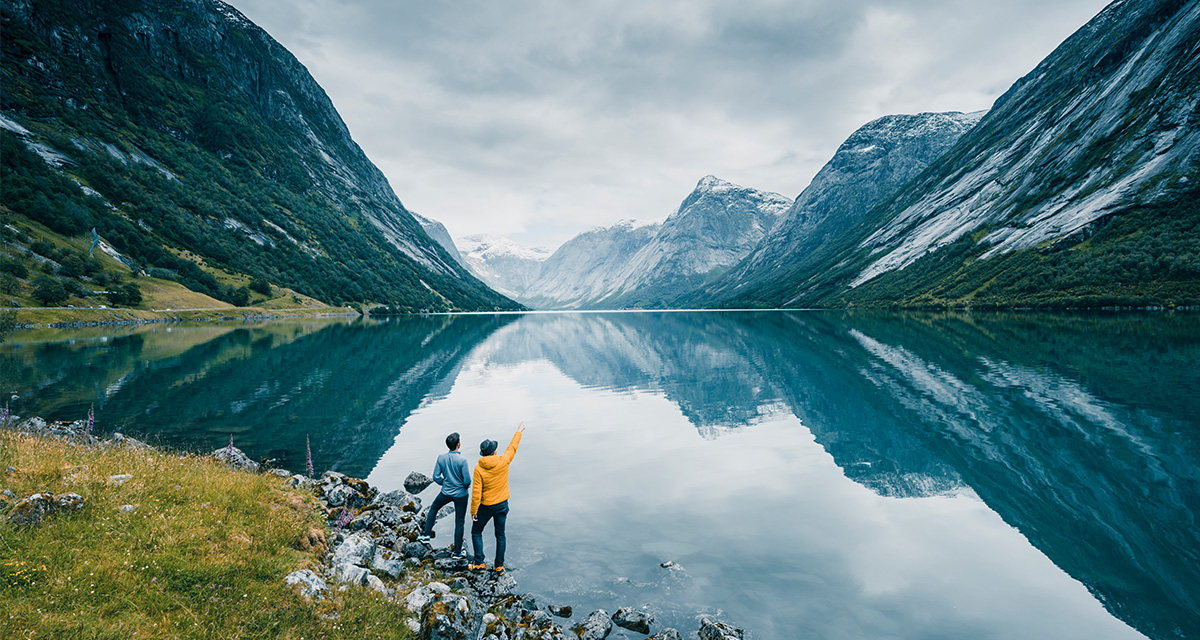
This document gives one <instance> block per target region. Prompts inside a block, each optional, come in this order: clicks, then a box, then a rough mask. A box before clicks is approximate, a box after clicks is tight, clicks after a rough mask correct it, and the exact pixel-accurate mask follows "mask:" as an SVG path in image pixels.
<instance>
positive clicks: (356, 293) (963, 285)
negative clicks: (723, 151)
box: [0, 0, 1200, 311]
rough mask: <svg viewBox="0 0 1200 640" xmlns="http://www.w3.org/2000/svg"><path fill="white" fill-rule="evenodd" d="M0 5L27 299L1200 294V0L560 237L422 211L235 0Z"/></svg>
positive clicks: (1046, 303) (15, 233)
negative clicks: (958, 105) (663, 210)
mask: <svg viewBox="0 0 1200 640" xmlns="http://www.w3.org/2000/svg"><path fill="white" fill-rule="evenodd" d="M0 19H2V21H3V29H0V46H2V53H3V57H2V64H0V156H2V157H3V163H2V164H0V183H2V184H0V187H2V189H0V212H3V213H4V214H5V218H6V220H5V225H4V226H0V240H3V242H4V243H5V244H4V245H3V246H4V249H3V255H0V272H3V273H4V277H3V278H2V281H0V293H5V294H8V295H9V296H10V297H11V300H12V302H18V301H23V302H28V301H30V300H32V299H33V298H35V297H39V296H41V294H40V293H39V288H43V287H45V286H48V285H47V282H48V281H54V282H50V283H49V284H51V285H55V286H58V287H59V288H60V289H64V288H65V291H66V293H65V294H64V295H63V296H62V297H61V299H62V300H64V301H71V302H75V303H77V304H79V303H83V304H90V303H89V302H88V301H87V298H88V297H89V296H91V295H96V294H100V293H110V294H111V290H116V289H119V288H120V287H128V286H130V285H129V284H128V283H125V284H122V283H123V282H124V281H125V280H127V279H135V280H136V279H138V278H148V280H141V281H142V282H156V283H157V282H165V281H173V282H174V284H175V285H176V286H182V287H186V288H187V289H190V290H192V291H193V292H198V295H199V296H200V298H201V299H202V300H203V301H207V302H211V303H213V304H229V303H231V304H245V303H247V302H251V301H252V302H255V303H256V304H257V303H258V302H262V301H264V300H266V298H269V297H270V296H272V295H285V294H292V295H291V297H292V299H294V300H296V301H300V300H301V299H302V297H309V298H311V299H317V300H320V301H324V302H326V303H331V304H338V305H341V304H345V303H349V302H363V303H382V304H386V305H389V306H391V307H392V308H393V309H395V310H399V311H450V310H490V309H519V308H521V306H522V304H523V305H527V306H530V307H535V308H547V309H616V308H684V307H690V308H746V307H758V308H764V307H765V308H788V307H851V306H872V307H892V306H902V307H946V306H954V307H981V308H986V307H1014V306H1016V307H1025V306H1036V307H1113V306H1117V307H1120V306H1155V305H1161V306H1173V305H1180V306H1188V305H1200V237H1198V236H1200V133H1198V129H1197V124H1198V123H1200V56H1197V55H1196V51H1197V50H1200V5H1198V4H1197V3H1194V2H1187V1H1185V0H1145V1H1142V2H1136V3H1134V2H1126V1H1120V0H1118V1H1117V2H1113V3H1112V4H1110V5H1109V6H1108V7H1106V8H1105V9H1104V10H1103V11H1101V12H1100V13H1099V14H1098V15H1097V16H1096V17H1095V18H1094V19H1093V20H1091V21H1090V22H1088V23H1087V24H1086V25H1085V26H1084V27H1082V28H1081V29H1080V30H1079V31H1078V32H1076V33H1075V34H1074V35H1072V36H1071V37H1070V38H1068V39H1067V40H1066V41H1065V42H1063V43H1062V44H1061V45H1060V46H1059V47H1058V48H1057V49H1056V50H1055V51H1054V52H1052V53H1051V54H1050V55H1049V56H1047V57H1046V59H1045V60H1043V61H1042V62H1041V63H1040V64H1039V65H1038V66H1037V67H1036V68H1035V69H1033V70H1032V71H1031V72H1030V73H1029V74H1028V75H1026V76H1025V77H1023V78H1021V79H1019V80H1018V81H1017V82H1016V83H1015V84H1014V85H1013V86H1012V87H1011V88H1010V89H1009V90H1008V91H1007V92H1005V93H1004V94H1003V95H1002V96H1001V97H1000V98H999V99H998V100H997V101H996V103H995V104H994V105H993V106H992V108H991V109H990V110H988V111H987V112H977V113H957V112H951V113H921V114H916V115H892V116H886V117H883V118H879V119H876V120H874V121H872V122H870V123H867V124H866V125H864V126H863V127H862V128H860V129H859V130H858V131H855V132H854V133H853V134H852V135H851V136H850V137H849V138H848V139H847V140H846V141H845V142H844V143H843V144H842V145H841V147H840V148H839V149H838V150H837V152H836V153H835V154H834V155H833V157H832V158H831V159H830V161H829V162H828V163H827V164H826V165H825V167H824V168H822V169H821V171H820V172H819V173H818V174H817V175H816V176H815V177H814V179H813V180H812V182H811V183H810V185H809V186H808V187H807V188H806V189H805V190H804V191H803V192H802V193H801V194H800V195H799V196H798V197H797V198H796V199H795V201H791V200H789V199H788V198H787V197H785V196H781V195H778V194H773V193H767V192H763V191H759V190H756V189H752V188H748V187H742V186H737V185H733V184H731V183H729V182H725V181H723V180H720V179H718V178H716V177H713V176H708V177H705V178H703V179H702V180H700V181H699V183H698V184H697V185H696V187H695V189H694V190H693V191H692V193H691V194H689V195H688V196H687V197H686V198H684V200H683V202H682V203H681V204H680V206H679V207H678V208H677V209H676V210H675V211H674V212H673V213H671V215H669V216H667V217H666V218H665V219H663V220H662V221H661V222H652V223H638V222H633V221H624V222H619V223H616V224H614V225H612V226H608V227H597V228H594V229H591V230H588V231H585V232H584V233H581V234H580V235H578V236H576V237H575V238H573V239H571V240H570V241H568V242H567V243H565V244H563V245H562V246H561V247H559V248H558V249H557V250H555V251H554V252H553V253H551V252H548V251H543V250H527V249H524V248H522V247H519V246H517V245H515V244H513V243H511V241H507V240H504V239H500V238H494V237H476V236H470V237H467V238H459V239H458V246H456V244H455V241H453V240H451V238H450V234H449V233H448V232H447V230H446V228H445V227H444V226H443V225H441V224H440V223H438V222H437V221H435V220H432V219H429V218H426V217H423V216H420V215H417V214H414V213H413V212H411V211H409V210H408V209H406V208H405V207H404V205H403V204H402V203H401V202H400V200H399V198H398V197H397V196H396V194H395V193H394V191H393V190H392V189H391V187H390V185H389V184H388V182H387V180H386V178H385V177H384V176H383V174H382V173H381V172H380V171H379V170H378V168H376V167H375V166H374V165H373V164H372V163H371V162H370V161H369V160H368V159H367V158H366V156H365V155H364V154H363V152H362V150H361V149H360V148H359V147H358V145H357V144H356V143H355V142H354V140H353V139H352V138H351V137H350V135H349V132H348V130H347V128H346V125H345V124H344V123H343V122H342V120H341V118H340V116H339V115H338V114H337V112H336V110H335V109H334V108H333V105H332V103H331V102H330V100H329V98H328V97H327V96H326V94H325V92H324V90H322V89H321V87H320V86H319V85H318V84H317V83H316V82H315V81H314V80H313V79H312V77H311V76H310V75H309V74H308V72H307V70H305V68H304V67H303V65H301V64H300V63H299V62H298V61H297V60H296V58H295V57H294V56H292V55H291V54H290V53H288V52H287V51H286V50H285V49H284V48H283V47H282V46H280V45H279V44H278V43H277V42H275V41H274V40H273V39H271V37H270V36H269V35H267V34H266V33H265V32H264V31H263V30H262V29H260V28H258V27H257V26H255V25H254V24H253V23H251V22H250V21H249V20H247V19H246V18H245V17H244V16H242V15H241V14H240V13H238V12H237V11H236V10H235V9H233V8H232V7H230V6H228V5H226V4H224V3H223V2H221V1H220V0H183V1H182V2H176V3H167V2H165V1H163V0H123V1H122V2H102V1H100V0H81V1H78V2H65V1H64V0H44V1H38V2H31V1H28V0H2V1H0ZM89 230H92V235H91V237H89V233H88V232H89ZM89 240H91V244H90V246H89ZM97 246H98V247H99V249H100V250H101V254H102V255H100V256H99V257H93V255H92V253H91V249H93V248H96V247H97ZM85 249H86V251H85ZM460 249H462V250H461V251H460ZM39 271H40V272H42V273H41V274H39V273H38V272H39ZM30 274H34V275H30ZM56 283H57V284H56ZM485 283H486V284H485ZM250 285H253V287H250ZM98 289H99V290H103V289H109V290H110V291H108V292H105V291H98ZM251 289H253V291H255V292H258V293H256V294H253V295H252V294H251ZM506 296H507V297H506ZM39 299H40V297H39ZM130 304H136V302H131V303H130Z"/></svg>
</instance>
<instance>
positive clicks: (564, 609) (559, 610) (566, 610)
mask: <svg viewBox="0 0 1200 640" xmlns="http://www.w3.org/2000/svg"><path fill="white" fill-rule="evenodd" d="M546 609H547V610H549V611H550V613H553V614H554V615H556V616H558V617H560V618H570V617H571V614H572V613H574V612H573V611H572V610H571V605H569V604H567V605H562V606H555V605H550V606H548V607H546Z"/></svg>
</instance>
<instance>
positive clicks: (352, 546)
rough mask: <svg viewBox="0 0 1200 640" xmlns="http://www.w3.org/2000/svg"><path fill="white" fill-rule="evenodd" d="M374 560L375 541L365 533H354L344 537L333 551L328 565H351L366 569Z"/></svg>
mask: <svg viewBox="0 0 1200 640" xmlns="http://www.w3.org/2000/svg"><path fill="white" fill-rule="evenodd" d="M374 558H375V539H374V538H372V537H371V536H369V535H367V534H365V533H354V534H351V535H349V536H346V538H345V539H344V540H342V542H341V544H339V545H338V546H337V548H335V549H334V550H333V557H332V559H331V560H330V564H332V565H334V566H336V565H339V564H352V565H358V566H360V567H368V566H370V565H371V560H373V559H374Z"/></svg>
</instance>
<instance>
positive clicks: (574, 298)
mask: <svg viewBox="0 0 1200 640" xmlns="http://www.w3.org/2000/svg"><path fill="white" fill-rule="evenodd" d="M660 228H661V225H659V224H657V223H650V224H648V223H642V222H637V221H634V220H623V221H621V222H618V223H617V224H615V225H613V226H611V227H596V228H593V229H589V230H587V231H584V232H583V233H581V234H579V235H577V236H575V237H574V238H571V239H570V240H568V241H567V242H565V243H563V245H562V246H560V247H559V248H558V249H557V250H555V252H554V253H553V254H552V255H551V256H550V257H549V258H547V259H546V261H545V263H543V265H542V274H543V276H542V277H539V278H538V279H537V280H536V281H535V282H533V283H532V284H531V285H530V286H529V287H528V288H527V289H526V290H525V291H524V293H522V294H521V296H520V298H519V299H520V300H522V301H523V302H522V304H525V305H528V306H530V307H533V308H534V309H578V308H586V307H588V305H589V304H591V303H592V302H593V301H595V300H598V299H601V298H603V297H605V296H606V295H608V293H609V292H611V291H613V290H614V289H615V288H617V287H619V286H620V285H621V280H620V276H621V273H622V268H623V267H624V265H625V264H627V263H628V261H629V260H630V259H631V258H632V257H633V256H634V255H635V254H637V252H638V251H640V250H641V249H642V248H643V247H645V246H646V245H647V244H649V242H650V240H651V239H653V238H654V235H655V234H656V233H657V232H658V230H659V229H660Z"/></svg>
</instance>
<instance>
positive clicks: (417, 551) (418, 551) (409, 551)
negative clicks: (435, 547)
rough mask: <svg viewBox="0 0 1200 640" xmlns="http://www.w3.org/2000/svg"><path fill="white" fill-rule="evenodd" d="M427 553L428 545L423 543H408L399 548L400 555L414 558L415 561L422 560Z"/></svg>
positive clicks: (428, 550)
mask: <svg viewBox="0 0 1200 640" xmlns="http://www.w3.org/2000/svg"><path fill="white" fill-rule="evenodd" d="M429 552H430V549H429V545H427V544H425V543H423V542H409V543H408V544H405V545H404V546H402V547H400V553H402V554H403V555H405V556H406V557H409V558H416V559H417V560H424V559H425V557H426V556H428V555H429Z"/></svg>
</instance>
